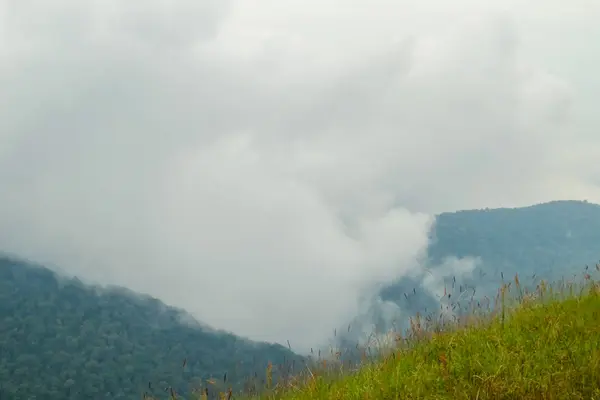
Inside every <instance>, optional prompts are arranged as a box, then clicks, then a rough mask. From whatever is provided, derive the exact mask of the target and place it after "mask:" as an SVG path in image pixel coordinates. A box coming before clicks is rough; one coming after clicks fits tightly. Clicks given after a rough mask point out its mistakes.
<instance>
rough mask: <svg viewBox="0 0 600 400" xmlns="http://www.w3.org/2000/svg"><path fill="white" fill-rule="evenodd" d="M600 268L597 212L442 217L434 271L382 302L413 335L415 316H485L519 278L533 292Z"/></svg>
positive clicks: (377, 320) (576, 204)
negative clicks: (463, 266) (468, 264)
mask: <svg viewBox="0 0 600 400" xmlns="http://www.w3.org/2000/svg"><path fill="white" fill-rule="evenodd" d="M461 259H462V260H464V259H471V260H475V261H476V262H475V268H474V269H473V270H472V271H468V270H467V271H464V270H463V271H461V270H460V269H458V270H457V268H455V267H454V268H453V265H456V264H458V263H459V262H460V260H461ZM598 260H600V205H597V204H592V203H588V202H586V201H553V202H549V203H543V204H537V205H533V206H529V207H521V208H500V209H483V210H467V211H458V212H452V213H442V214H440V215H438V216H437V217H436V223H435V226H434V228H433V230H432V232H431V244H430V245H429V248H428V249H427V255H426V257H425V259H424V260H422V262H423V264H425V265H426V267H427V270H426V271H424V272H423V273H422V274H419V275H416V276H412V275H411V276H406V277H402V278H401V279H399V280H397V281H395V282H390V283H389V284H388V285H387V286H385V287H383V288H382V290H381V292H380V295H381V298H382V299H383V300H385V301H389V302H392V303H394V304H395V305H397V306H398V308H399V309H400V310H401V311H402V315H401V316H400V317H398V319H397V320H396V321H394V325H393V326H394V328H395V329H400V330H402V329H405V328H407V327H408V323H407V321H408V317H410V316H414V315H415V314H416V313H421V314H430V313H432V312H433V313H435V314H436V317H438V316H439V313H440V312H443V311H444V307H445V308H446V310H450V309H452V308H453V312H454V314H459V313H460V312H459V311H460V310H466V309H467V307H465V306H466V305H468V304H469V303H470V304H471V305H470V306H474V307H483V308H485V307H487V305H488V304H493V298H494V297H495V296H496V294H497V290H498V288H499V287H500V285H501V284H502V282H503V281H504V282H508V281H510V280H512V279H514V277H515V275H516V274H518V276H519V277H520V282H521V284H522V285H523V286H524V287H529V288H533V287H535V286H536V285H537V284H538V283H539V282H540V280H541V279H544V280H546V281H549V282H556V281H560V280H562V279H563V278H564V279H565V280H569V279H570V280H575V281H577V280H578V279H581V278H582V275H583V273H584V272H585V268H586V265H587V266H589V268H594V267H595V265H596V263H597V262H598ZM574 275H576V276H575V277H574ZM432 282H434V283H437V291H438V292H441V293H439V294H438V293H432V291H431V286H432ZM444 292H445V293H446V296H445V297H446V298H445V299H444V298H442V299H440V297H438V296H439V295H440V294H443V293H444ZM486 297H487V299H486ZM490 301H491V302H490ZM484 303H485V304H484ZM482 305H483V306H482ZM470 306H469V307H470ZM440 308H442V311H439V310H440ZM376 311H377V310H375V311H374V315H373V319H374V321H373V323H374V324H375V325H376V326H377V327H378V329H379V330H386V329H390V328H391V325H390V323H389V321H384V319H383V318H382V317H380V316H378V315H377V312H376ZM355 340H356V337H355V336H352V335H349V336H347V337H346V338H344V339H343V340H342V343H343V345H344V346H349V345H350V343H351V342H352V341H355Z"/></svg>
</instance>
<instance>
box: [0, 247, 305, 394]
mask: <svg viewBox="0 0 600 400" xmlns="http://www.w3.org/2000/svg"><path fill="white" fill-rule="evenodd" d="M284 359H288V360H291V359H299V357H298V356H296V355H294V354H293V353H292V352H290V351H288V349H286V348H283V347H281V346H279V345H271V344H266V343H254V342H250V341H247V340H244V339H241V338H239V337H236V336H234V335H232V334H229V333H225V332H218V331H213V330H211V329H208V328H205V327H202V326H200V325H195V324H194V322H193V321H191V319H190V318H189V317H188V316H186V315H185V313H183V312H182V311H181V310H176V309H173V308H168V307H166V306H165V305H164V304H162V303H161V302H159V301H158V300H156V299H152V298H149V297H141V296H138V295H134V294H133V293H129V292H127V291H125V290H120V289H112V290H107V289H102V290H100V289H99V288H93V287H89V286H86V285H84V284H82V283H81V282H79V281H77V280H73V279H64V278H61V277H58V276H57V275H55V274H54V273H53V272H51V271H49V270H47V269H44V268H39V267H35V266H31V265H27V264H24V263H22V262H17V261H14V260H11V259H7V258H0V394H3V395H5V396H8V398H10V399H16V398H20V399H28V398H38V399H45V400H46V399H47V400H52V399H107V398H110V399H134V398H135V399H139V398H140V395H141V393H142V392H143V391H146V392H149V393H159V392H161V391H164V389H165V388H166V387H168V386H171V385H172V386H173V387H174V388H176V390H177V391H178V392H184V391H187V390H188V389H189V385H193V384H194V382H197V381H198V380H200V379H202V380H206V379H207V378H209V377H211V376H213V377H216V380H218V381H221V382H222V381H223V378H224V375H225V374H226V373H227V376H226V377H225V378H226V379H227V382H226V383H227V385H233V386H234V387H241V385H242V384H243V379H244V378H247V377H250V376H252V375H253V374H254V372H260V376H261V377H262V376H264V370H265V367H266V365H267V363H268V362H269V361H272V362H273V363H275V364H277V363H283V362H284ZM184 360H185V366H184ZM149 382H150V384H149ZM163 393H164V392H163ZM0 398H1V399H4V398H5V397H2V396H1V395H0Z"/></svg>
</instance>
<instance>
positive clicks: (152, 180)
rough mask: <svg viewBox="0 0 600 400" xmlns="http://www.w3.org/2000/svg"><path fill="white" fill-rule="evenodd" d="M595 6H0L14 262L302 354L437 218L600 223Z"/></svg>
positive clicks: (1, 232) (1, 235) (1, 236)
mask: <svg viewBox="0 0 600 400" xmlns="http://www.w3.org/2000/svg"><path fill="white" fill-rule="evenodd" d="M598 21H600V2H598V1H596V0H571V1H569V2H566V1H564V0H535V1H534V0H522V1H516V0H488V1H480V0H477V1H475V0H454V1H451V2H449V1H445V0H444V1H442V0H404V1H400V0H370V1H364V0H363V1H356V0H318V1H317V0H302V1H299V0H294V1H292V0H277V1H270V0H268V1H267V0H253V1H247V0H229V1H228V0H181V1H175V0H171V1H169V0H143V1H142V0H137V1H134V0H132V1H117V0H53V1H47V0H0V189H1V193H2V196H1V200H0V250H4V251H7V252H11V253H16V254H19V255H22V256H24V257H29V258H32V259H34V260H37V261H41V262H47V263H51V264H54V265H59V266H60V267H61V268H63V269H64V270H65V271H67V272H69V273H73V274H78V275H81V276H82V277H84V278H86V279H89V280H94V281H97V282H101V283H118V284H122V285H125V286H128V287H130V288H132V289H134V290H139V291H143V292H146V293H150V294H152V295H155V296H157V297H159V298H161V299H163V300H165V301H166V302H167V303H169V304H173V305H177V306H183V307H185V308H186V309H188V310H189V311H191V312H192V313H193V314H194V315H195V316H197V317H198V318H199V319H201V320H202V321H204V322H207V323H209V324H211V325H213V326H215V327H218V328H224V329H228V330H232V331H234V332H236V333H239V334H242V335H246V336H249V337H250V338H252V339H258V340H274V341H280V342H285V341H286V340H287V339H289V340H290V341H291V342H292V345H293V346H295V347H296V348H300V349H302V348H304V349H305V348H307V347H308V346H311V345H316V343H318V342H321V341H322V340H323V339H325V338H326V337H327V336H328V335H329V334H330V333H331V332H332V331H333V328H334V327H336V326H339V325H340V324H344V323H345V321H347V320H348V319H350V318H351V317H352V316H354V315H355V314H357V312H358V311H359V309H360V305H359V304H357V299H358V298H359V297H360V296H361V295H363V294H365V293H369V292H371V291H372V290H373V288H374V287H375V285H377V284H378V283H381V282H385V281H389V280H391V279H393V278H395V277H399V276H402V275H403V274H406V273H408V272H409V271H413V272H414V271H416V270H418V268H419V267H418V263H417V262H416V259H417V257H419V256H420V255H422V254H423V252H424V251H425V249H426V246H427V231H428V229H429V228H430V226H431V223H432V222H433V220H432V217H431V215H432V214H434V213H437V212H440V211H447V210H456V209H465V208H482V207H496V206H517V205H528V204H531V203H536V202H541V201H546V200H552V199H559V198H560V199H564V198H570V199H584V198H585V199H589V200H590V201H600V189H599V185H600V163H599V162H598V160H599V159H600V158H599V156H600V133H599V128H600V113H598V110H597V106H598V104H599V101H600V98H599V97H600V78H598V76H599V74H598V72H597V71H598V70H600V68H599V65H600V47H599V46H598V45H597V44H598V43H600V24H599V23H598Z"/></svg>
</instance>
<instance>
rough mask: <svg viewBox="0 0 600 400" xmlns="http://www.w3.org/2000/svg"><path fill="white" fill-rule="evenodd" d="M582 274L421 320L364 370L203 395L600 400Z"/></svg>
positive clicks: (590, 285)
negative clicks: (490, 305)
mask: <svg viewBox="0 0 600 400" xmlns="http://www.w3.org/2000/svg"><path fill="white" fill-rule="evenodd" d="M596 269H599V270H600V266H597V267H596ZM584 277H585V280H584V282H583V283H582V284H573V283H565V282H564V281H562V282H559V283H557V284H555V285H552V286H549V285H547V284H545V282H541V283H540V285H538V286H537V289H536V290H535V291H533V292H530V293H528V292H527V291H526V290H524V289H523V288H522V287H521V286H520V282H519V279H518V277H515V279H514V281H513V282H510V283H508V284H505V285H503V286H502V288H500V289H499V291H498V296H497V298H496V302H495V304H496V306H495V307H494V309H490V310H487V312H481V310H477V309H473V310H472V311H473V312H472V313H471V314H469V315H467V316H465V317H463V318H462V319H456V320H454V321H453V322H452V323H450V324H445V325H444V326H441V325H440V324H436V323H434V322H433V321H432V320H431V319H429V318H423V317H420V316H416V317H415V318H413V319H412V321H411V330H410V333H409V335H407V336H406V337H404V338H403V337H400V336H396V337H395V338H396V344H395V345H394V346H393V347H391V348H387V349H381V352H380V353H379V354H380V356H379V357H377V358H376V359H375V360H373V359H369V358H367V357H365V358H364V361H363V363H362V364H361V365H360V368H359V369H358V371H357V372H356V371H354V372H353V371H350V369H349V368H347V367H344V364H343V363H341V362H339V361H336V358H335V357H333V358H332V359H329V360H320V361H319V362H315V363H313V364H312V365H311V366H306V367H305V369H304V371H303V372H302V373H299V374H296V376H295V377H294V378H292V379H287V380H286V381H285V382H282V383H280V384H278V385H275V387H272V386H273V385H272V382H271V379H270V374H271V373H272V371H271V370H270V369H268V370H267V371H266V376H265V382H266V388H265V390H263V392H262V394H261V395H255V396H250V395H248V394H246V395H233V394H232V393H231V392H228V391H227V390H225V391H223V393H219V392H220V391H219V390H216V388H215V390H209V391H208V393H209V394H208V395H207V394H205V393H206V392H205V391H206V390H207V389H208V388H205V389H203V390H202V391H201V392H200V393H202V394H200V395H199V397H198V398H200V399H211V398H217V399H218V398H222V399H240V398H243V399H246V400H247V399H250V398H252V399H260V400H318V399H327V400H335V399H340V400H341V399H357V400H358V399H361V400H365V399H390V400H391V399H479V400H485V399H519V400H528V399H569V400H574V399H586V400H591V399H598V400H600V284H598V283H596V282H595V281H594V280H593V279H592V277H591V276H590V275H589V274H587V271H586V274H585V276H584ZM209 386H210V385H209ZM240 396H241V397H240ZM172 398H173V397H172Z"/></svg>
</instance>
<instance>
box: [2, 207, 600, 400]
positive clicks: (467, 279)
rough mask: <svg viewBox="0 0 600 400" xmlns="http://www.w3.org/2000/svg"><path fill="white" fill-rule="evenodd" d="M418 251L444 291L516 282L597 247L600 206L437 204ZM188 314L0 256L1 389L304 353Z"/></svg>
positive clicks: (236, 378) (410, 299) (406, 304)
mask: <svg viewBox="0 0 600 400" xmlns="http://www.w3.org/2000/svg"><path fill="white" fill-rule="evenodd" d="M427 256H428V259H427V260H426V264H427V265H428V267H429V268H430V269H431V271H432V273H433V274H445V275H444V276H443V280H444V283H445V284H446V285H447V286H448V293H449V294H452V295H453V298H452V301H454V300H455V299H456V298H457V297H460V296H461V294H462V293H465V292H467V291H468V290H473V295H474V292H475V289H476V290H477V296H478V297H477V298H479V299H482V298H483V297H485V296H489V297H493V296H494V295H495V294H496V291H497V288H498V287H499V286H500V284H501V281H502V279H503V278H505V280H509V279H511V277H513V276H514V275H515V274H516V273H518V274H519V276H520V277H522V278H521V279H522V281H523V284H527V283H528V281H529V282H531V283H532V284H535V283H536V282H539V279H540V278H543V279H547V280H551V281H555V280H559V279H560V278H561V277H563V276H566V277H568V276H570V275H571V274H572V273H575V272H578V273H579V272H581V271H582V268H583V267H584V266H585V265H586V264H589V265H590V266H591V265H595V262H597V260H598V259H600V206H599V205H595V204H590V203H586V202H576V201H559V202H552V203H546V204H541V205H536V206H531V207H525V208H517V209H495V210H474V211H460V212H456V213H444V214H441V215H439V216H438V217H437V223H436V225H435V229H434V231H433V232H432V243H431V245H430V247H429V249H428V254H427ZM447 257H459V258H462V257H478V258H479V259H480V263H479V264H478V265H477V267H476V268H475V270H474V271H473V272H472V273H470V274H462V275H458V276H452V275H451V274H447V273H444V272H443V271H442V266H443V263H444V260H445V259H446V258H447ZM332 295H333V294H332ZM469 295H471V294H470V293H469ZM381 296H382V298H383V299H385V300H389V301H392V302H395V303H396V304H398V305H399V306H400V307H401V308H402V309H403V310H405V311H406V315H407V316H412V315H414V314H415V313H417V312H423V311H427V310H435V309H439V308H440V299H439V298H436V297H435V296H433V295H432V294H431V293H428V292H426V290H424V287H423V280H422V279H421V280H419V279H418V278H414V277H404V278H402V279H400V280H398V281H397V282H390V284H389V285H388V286H387V287H385V288H383V290H382V292H381ZM477 298H476V300H477ZM448 303H449V305H452V302H451V301H448ZM190 321H191V318H190V317H189V316H188V315H187V314H185V312H184V311H183V310H177V309H174V308H170V307H167V306H165V305H164V304H163V303H161V302H160V301H159V300H156V299H153V298H150V297H147V296H140V295H137V294H135V293H132V292H129V291H127V290H125V289H118V288H112V289H106V288H98V287H92V286H88V285H85V284H83V283H82V282H80V281H79V280H77V279H66V278H64V277H61V276H59V275H57V274H55V273H54V272H51V271H50V270H48V269H45V268H42V267H38V266H34V265H30V264H28V263H25V262H22V261H18V260H15V259H12V258H8V257H0V400H4V399H16V398H24V399H29V398H37V399H44V400H46V399H47V400H52V399H84V398H85V399H108V398H110V399H134V398H136V399H137V398H140V395H141V394H142V393H143V392H148V393H150V394H152V395H154V396H158V397H160V398H164V395H165V390H166V391H167V393H168V391H169V388H170V387H173V388H174V389H175V390H176V391H177V392H178V393H187V392H189V391H190V389H191V388H192V387H194V386H196V385H198V384H199V382H202V383H205V382H206V380H207V379H210V378H214V381H215V382H216V384H217V385H218V384H220V385H222V386H223V387H228V386H233V387H234V388H239V389H241V388H243V387H244V386H245V385H246V386H247V385H249V384H251V383H249V382H248V381H247V378H251V377H255V378H253V380H254V383H253V384H256V385H258V386H260V385H261V382H260V381H261V380H262V379H264V377H265V368H266V366H267V364H268V363H269V362H272V363H273V365H275V366H279V365H285V366H286V367H285V368H283V367H282V369H278V367H274V368H273V375H274V379H275V380H277V379H279V378H283V377H285V376H287V375H288V374H290V373H294V371H297V370H300V369H302V364H303V363H304V362H305V361H306V360H305V359H303V358H302V357H300V356H298V355H296V354H294V353H292V352H291V351H290V350H289V349H287V348H285V347H282V346H280V345H274V344H266V343H255V342H251V341H248V340H245V339H243V338H240V337H237V336H235V335H233V334H230V333H227V332H222V331H217V330H214V329H211V328H208V327H205V326H203V325H201V324H200V323H198V324H195V323H193V322H190Z"/></svg>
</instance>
